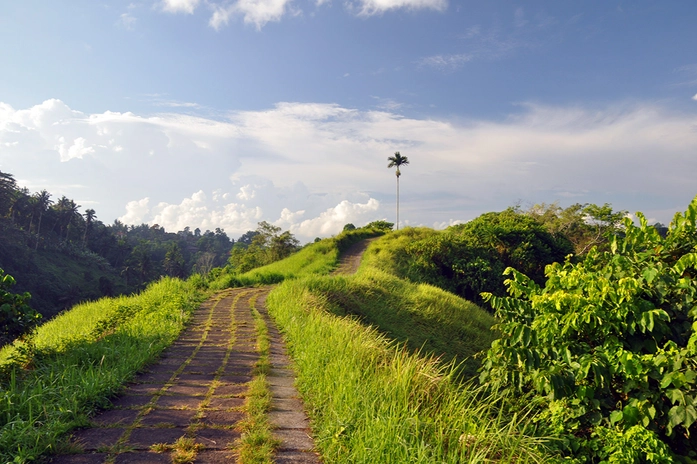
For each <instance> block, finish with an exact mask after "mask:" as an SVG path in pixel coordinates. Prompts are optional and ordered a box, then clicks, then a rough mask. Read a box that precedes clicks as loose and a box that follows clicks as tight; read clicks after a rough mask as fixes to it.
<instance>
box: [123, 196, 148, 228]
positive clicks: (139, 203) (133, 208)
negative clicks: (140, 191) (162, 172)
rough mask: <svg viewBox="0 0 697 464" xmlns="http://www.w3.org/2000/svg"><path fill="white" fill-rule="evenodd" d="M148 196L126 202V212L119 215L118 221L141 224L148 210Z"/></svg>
mask: <svg viewBox="0 0 697 464" xmlns="http://www.w3.org/2000/svg"><path fill="white" fill-rule="evenodd" d="M148 203H150V198H147V197H146V198H143V199H141V200H133V201H129V202H128V203H127V204H126V214H124V215H123V216H121V217H120V218H118V219H119V221H121V222H123V223H124V224H141V223H143V222H145V218H146V216H147V214H148V213H149V212H150V207H149V206H148Z"/></svg>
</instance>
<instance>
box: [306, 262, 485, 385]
mask: <svg viewBox="0 0 697 464" xmlns="http://www.w3.org/2000/svg"><path fill="white" fill-rule="evenodd" d="M303 285H305V286H306V287H307V288H308V289H309V290H310V291H311V292H312V293H313V294H315V295H321V296H322V297H324V298H325V299H326V302H327V310H328V311H330V312H332V313H333V314H336V315H338V316H354V317H357V318H358V319H359V320H360V321H361V322H362V323H363V324H365V325H370V326H373V327H374V328H375V329H376V330H378V331H379V332H381V333H383V334H384V335H386V336H387V337H388V338H390V339H392V340H395V341H398V342H401V343H405V344H406V347H407V348H409V350H410V351H412V352H416V351H419V352H420V353H421V354H422V355H426V356H430V355H434V356H439V357H440V358H441V361H443V362H444V363H449V362H451V361H454V362H456V363H458V366H457V368H458V370H459V371H461V373H462V374H464V375H465V376H467V377H472V376H474V375H475V374H476V371H477V369H478V368H479V360H478V359H475V358H474V355H475V354H476V353H478V352H480V351H483V350H486V349H487V348H488V347H489V346H490V345H491V342H492V341H493V340H494V339H495V334H494V333H493V332H492V331H491V326H492V324H493V323H494V318H493V317H492V316H491V315H490V314H489V313H487V312H486V311H484V310H482V309H481V308H479V307H478V306H476V305H475V304H473V303H470V302H469V301H466V300H463V299H462V298H459V297H457V296H455V295H453V294H451V293H448V292H446V291H443V290H441V289H439V288H437V287H433V286H430V285H425V284H415V283H412V282H409V281H407V280H404V279H400V278H398V277H395V276H393V275H390V274H387V273H386V272H383V271H380V270H377V269H375V268H372V267H370V266H363V267H362V268H361V270H360V271H359V273H358V274H357V275H355V276H346V277H339V276H337V277H332V278H310V279H306V280H304V281H303Z"/></svg>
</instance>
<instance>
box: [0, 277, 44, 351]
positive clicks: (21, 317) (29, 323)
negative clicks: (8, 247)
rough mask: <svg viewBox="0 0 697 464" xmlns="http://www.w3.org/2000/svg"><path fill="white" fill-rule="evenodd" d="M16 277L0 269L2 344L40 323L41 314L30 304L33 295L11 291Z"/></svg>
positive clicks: (0, 340)
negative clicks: (28, 302)
mask: <svg viewBox="0 0 697 464" xmlns="http://www.w3.org/2000/svg"><path fill="white" fill-rule="evenodd" d="M14 284H15V279H14V278H13V277H12V276H11V275H9V274H5V271H3V270H2V269H0V346H2V345H4V344H6V343H9V342H11V341H12V340H14V339H15V338H17V337H19V336H20V335H23V334H25V333H27V332H29V331H30V330H31V329H33V328H34V327H35V326H36V324H38V322H39V320H40V319H41V314H39V313H37V312H36V311H34V310H33V309H32V308H31V307H30V306H29V305H28V304H27V301H29V298H31V295H30V294H29V293H27V292H25V293H22V294H17V293H11V292H10V291H9V289H10V287H11V286H13V285H14Z"/></svg>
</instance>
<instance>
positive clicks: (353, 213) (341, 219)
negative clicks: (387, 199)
mask: <svg viewBox="0 0 697 464" xmlns="http://www.w3.org/2000/svg"><path fill="white" fill-rule="evenodd" d="M379 209H380V202H378V201H377V200H376V199H374V198H371V199H370V200H368V202H367V203H351V202H349V201H347V200H344V201H342V202H341V203H339V204H338V205H336V206H335V207H333V208H329V209H327V210H326V211H324V212H323V213H322V214H320V215H319V216H317V217H316V218H313V219H305V220H304V221H302V222H300V223H296V224H292V225H291V226H290V231H291V232H292V233H293V234H297V235H299V236H302V237H306V238H307V237H313V236H322V237H326V236H329V235H335V234H338V233H339V232H341V231H342V230H343V228H344V225H346V224H348V223H358V224H359V225H364V224H365V223H368V222H371V220H374V219H375V217H376V213H377V211H378V210H379ZM299 213H303V214H304V211H298V212H297V213H295V214H296V215H299ZM286 217H291V218H295V216H294V215H292V213H290V211H287V212H286ZM282 219H284V218H283V216H282ZM354 225H355V224H354Z"/></svg>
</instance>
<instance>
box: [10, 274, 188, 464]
mask: <svg viewBox="0 0 697 464" xmlns="http://www.w3.org/2000/svg"><path fill="white" fill-rule="evenodd" d="M199 299H200V294H197V293H196V292H195V291H194V290H193V288H192V286H191V285H189V284H188V283H186V282H183V281H181V280H178V279H170V278H164V279H162V280H161V281H159V282H157V283H155V284H152V285H150V286H149V287H148V289H146V290H145V291H144V292H143V293H141V294H140V295H137V296H131V297H120V298H114V299H104V300H100V301H98V302H94V303H88V304H84V305H80V306H79V307H78V308H76V311H74V312H73V311H69V312H66V313H64V314H63V315H61V316H59V317H58V318H56V319H54V320H52V321H49V322H48V323H46V324H44V325H42V326H41V327H39V328H38V330H37V331H36V333H35V335H34V336H33V337H32V338H31V339H30V340H29V341H27V342H24V343H23V344H15V345H13V346H12V347H9V348H7V349H6V350H5V352H4V355H5V362H4V365H3V367H2V373H3V376H4V378H3V379H2V390H1V391H0V461H1V462H7V461H12V462H27V461H32V460H35V459H37V458H38V457H39V456H41V455H45V454H50V453H52V452H56V451H58V450H59V449H60V448H61V446H65V445H64V442H63V441H62V440H61V438H62V437H63V436H64V435H65V433H67V432H68V431H69V430H71V429H72V428H74V427H76V426H83V425H87V423H88V415H89V414H90V413H91V412H93V411H94V410H95V409H96V408H98V407H103V406H107V405H108V398H109V397H110V396H111V395H113V394H114V393H115V392H117V391H118V390H119V389H120V388H121V386H122V385H123V384H124V383H125V382H126V381H127V380H128V379H130V378H131V377H132V376H133V375H134V374H135V373H136V372H137V371H138V370H140V369H141V368H142V367H143V366H144V365H146V364H147V363H149V362H151V361H152V360H154V359H155V358H156V357H157V356H158V355H159V353H160V352H161V351H162V350H163V349H164V348H165V347H167V346H168V345H170V344H171V343H172V341H174V340H175V339H176V337H177V336H178V334H179V332H180V331H181V329H182V328H183V327H184V324H185V322H186V321H187V319H188V317H189V314H190V313H191V311H192V310H193V309H194V308H195V307H196V304H197V302H198V300H199ZM27 347H29V349H27Z"/></svg>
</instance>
